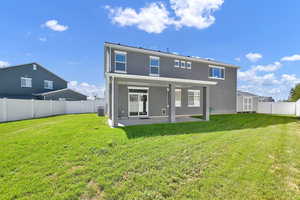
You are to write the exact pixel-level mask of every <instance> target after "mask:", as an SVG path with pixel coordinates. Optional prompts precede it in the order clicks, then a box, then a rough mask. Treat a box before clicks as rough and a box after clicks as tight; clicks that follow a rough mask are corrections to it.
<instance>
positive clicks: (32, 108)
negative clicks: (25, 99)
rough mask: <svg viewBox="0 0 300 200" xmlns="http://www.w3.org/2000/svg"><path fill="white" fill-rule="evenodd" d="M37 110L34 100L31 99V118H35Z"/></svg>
mask: <svg viewBox="0 0 300 200" xmlns="http://www.w3.org/2000/svg"><path fill="white" fill-rule="evenodd" d="M34 116H35V110H34V99H31V118H34Z"/></svg>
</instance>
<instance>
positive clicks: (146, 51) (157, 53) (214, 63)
mask: <svg viewBox="0 0 300 200" xmlns="http://www.w3.org/2000/svg"><path fill="white" fill-rule="evenodd" d="M104 45H105V46H108V47H113V48H118V49H121V50H125V51H126V50H127V51H134V52H141V53H146V54H149V53H150V54H152V55H157V56H167V57H172V58H177V59H186V60H190V61H195V62H201V63H207V64H212V65H221V66H225V67H232V68H238V69H239V68H240V67H239V66H235V65H231V64H226V63H219V62H216V61H213V60H207V59H203V58H195V57H189V56H182V55H176V54H171V53H166V52H158V51H155V50H150V49H142V48H137V47H130V46H124V45H120V44H112V43H107V42H106V43H104Z"/></svg>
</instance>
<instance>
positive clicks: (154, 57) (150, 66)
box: [149, 56, 160, 76]
mask: <svg viewBox="0 0 300 200" xmlns="http://www.w3.org/2000/svg"><path fill="white" fill-rule="evenodd" d="M151 59H156V60H158V67H157V66H154V65H151ZM152 67H157V68H158V74H152V73H151V68H152ZM149 75H150V76H159V75H160V58H159V57H157V56H149Z"/></svg>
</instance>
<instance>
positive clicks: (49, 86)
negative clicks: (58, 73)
mask: <svg viewBox="0 0 300 200" xmlns="http://www.w3.org/2000/svg"><path fill="white" fill-rule="evenodd" d="M44 88H45V89H50V90H52V89H53V81H48V80H44Z"/></svg>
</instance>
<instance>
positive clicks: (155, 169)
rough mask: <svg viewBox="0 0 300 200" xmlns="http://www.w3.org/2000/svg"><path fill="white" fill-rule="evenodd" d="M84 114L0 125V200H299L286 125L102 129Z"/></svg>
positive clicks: (238, 119)
mask: <svg viewBox="0 0 300 200" xmlns="http://www.w3.org/2000/svg"><path fill="white" fill-rule="evenodd" d="M105 121H106V119H105V118H99V117H97V116H96V115H93V114H84V115H66V116H57V117H50V118H43V119H35V120H26V121H19V122H10V123H4V124H0V199H1V200H2V199H3V200H4V199H94V200H96V199H130V200H132V199H146V200H147V199H149V200H153V199H300V123H299V121H298V119H297V118H295V117H289V116H275V115H274V116H272V115H262V114H239V115H219V116H212V117H211V121H210V122H189V123H178V124H159V125H143V126H132V127H125V128H116V129H112V128H109V127H107V126H106V124H105Z"/></svg>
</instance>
